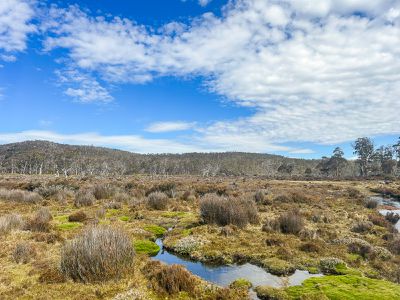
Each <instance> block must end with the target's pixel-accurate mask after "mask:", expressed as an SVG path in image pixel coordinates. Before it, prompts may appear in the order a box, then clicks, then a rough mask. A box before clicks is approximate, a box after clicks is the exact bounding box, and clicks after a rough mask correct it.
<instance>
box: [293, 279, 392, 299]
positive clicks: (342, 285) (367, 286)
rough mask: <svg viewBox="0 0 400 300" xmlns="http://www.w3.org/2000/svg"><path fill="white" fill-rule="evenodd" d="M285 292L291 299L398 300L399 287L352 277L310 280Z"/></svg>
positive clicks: (381, 281)
mask: <svg viewBox="0 0 400 300" xmlns="http://www.w3.org/2000/svg"><path fill="white" fill-rule="evenodd" d="M286 292H287V294H288V295H289V296H290V297H291V298H293V299H324V296H325V297H327V298H328V299H331V300H358V299H363V300H375V299H382V300H386V299H387V300H391V299H400V285H398V284H395V283H391V282H388V281H385V280H378V279H371V278H365V277H360V276H354V275H339V276H325V277H319V278H310V279H308V280H306V281H304V283H303V285H301V286H295V287H290V288H288V289H286ZM307 297H309V298H307Z"/></svg>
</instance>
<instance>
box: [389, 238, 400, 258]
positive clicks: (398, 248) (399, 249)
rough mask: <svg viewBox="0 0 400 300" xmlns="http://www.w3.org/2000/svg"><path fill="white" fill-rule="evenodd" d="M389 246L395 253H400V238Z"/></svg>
mask: <svg viewBox="0 0 400 300" xmlns="http://www.w3.org/2000/svg"><path fill="white" fill-rule="evenodd" d="M388 248H389V250H390V251H391V252H392V253H393V254H396V255H400V239H395V240H393V241H391V242H390V243H389V246H388Z"/></svg>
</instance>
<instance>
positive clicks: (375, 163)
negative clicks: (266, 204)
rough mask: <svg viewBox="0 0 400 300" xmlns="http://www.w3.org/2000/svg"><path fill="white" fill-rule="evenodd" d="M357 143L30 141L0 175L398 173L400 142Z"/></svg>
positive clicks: (1, 165) (11, 147) (5, 156)
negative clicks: (235, 148) (284, 150)
mask: <svg viewBox="0 0 400 300" xmlns="http://www.w3.org/2000/svg"><path fill="white" fill-rule="evenodd" d="M371 145H372V154H371V151H370V150H371ZM353 147H354V149H355V150H354V151H355V154H357V155H358V157H359V159H358V160H357V161H348V160H346V159H344V158H343V151H342V150H341V149H340V148H336V149H335V150H334V152H333V155H332V156H331V157H323V158H322V159H315V160H306V159H294V158H287V157H283V156H279V155H270V154H255V153H240V152H227V153H188V154H146V155H145V154H136V153H131V152H127V151H120V150H114V149H108V148H101V147H93V146H72V145H63V144H56V143H52V142H47V141H27V142H22V143H13V144H6V145H0V173H3V174H4V173H13V174H56V175H63V176H70V175H78V176H90V175H104V176H111V175H131V174H153V175H185V174H186V175H200V176H221V175H222V176H266V177H271V178H306V177H307V178H323V177H332V178H333V177H337V178H345V177H346V178H349V177H358V176H395V175H396V174H398V169H400V165H399V164H398V162H397V161H398V159H399V152H398V151H397V150H398V149H399V147H398V146H396V145H394V146H390V147H389V146H387V147H380V148H378V149H375V148H374V146H373V144H372V142H371V140H370V139H368V138H361V139H358V140H357V141H356V142H355V144H354V145H353ZM389 150H390V151H389ZM390 154H391V156H390Z"/></svg>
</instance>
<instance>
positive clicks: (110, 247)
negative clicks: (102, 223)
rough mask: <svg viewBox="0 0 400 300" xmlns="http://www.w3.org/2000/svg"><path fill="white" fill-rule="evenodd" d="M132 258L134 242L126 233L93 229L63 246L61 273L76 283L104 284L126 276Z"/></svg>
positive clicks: (108, 229)
mask: <svg viewBox="0 0 400 300" xmlns="http://www.w3.org/2000/svg"><path fill="white" fill-rule="evenodd" d="M133 258H134V250H133V246H132V243H131V241H130V239H129V237H128V236H127V235H126V234H125V233H124V232H122V231H120V230H117V229H114V228H111V227H91V228H89V229H87V230H85V231H84V232H83V233H82V234H81V235H79V236H78V237H76V238H75V239H73V240H72V241H70V242H69V243H67V244H66V245H64V247H63V249H62V251H61V272H62V273H63V274H64V275H65V276H66V277H70V278H72V279H73V280H75V281H81V282H96V281H104V280H109V279H112V278H116V277H119V276H120V275H123V274H124V273H126V272H127V271H128V270H129V269H130V268H131V267H132V264H133Z"/></svg>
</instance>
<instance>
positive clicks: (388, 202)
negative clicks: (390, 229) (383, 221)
mask: <svg viewBox="0 0 400 300" xmlns="http://www.w3.org/2000/svg"><path fill="white" fill-rule="evenodd" d="M371 199H373V200H375V201H377V202H378V204H379V205H385V206H391V207H393V209H380V210H379V213H380V214H382V215H384V216H386V215H387V214H388V213H391V212H393V213H395V214H397V215H399V216H400V202H399V201H398V200H396V199H394V198H385V197H383V196H373V197H371ZM394 227H395V228H396V229H397V231H399V232H400V220H399V221H398V222H397V223H396V224H395V225H394Z"/></svg>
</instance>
